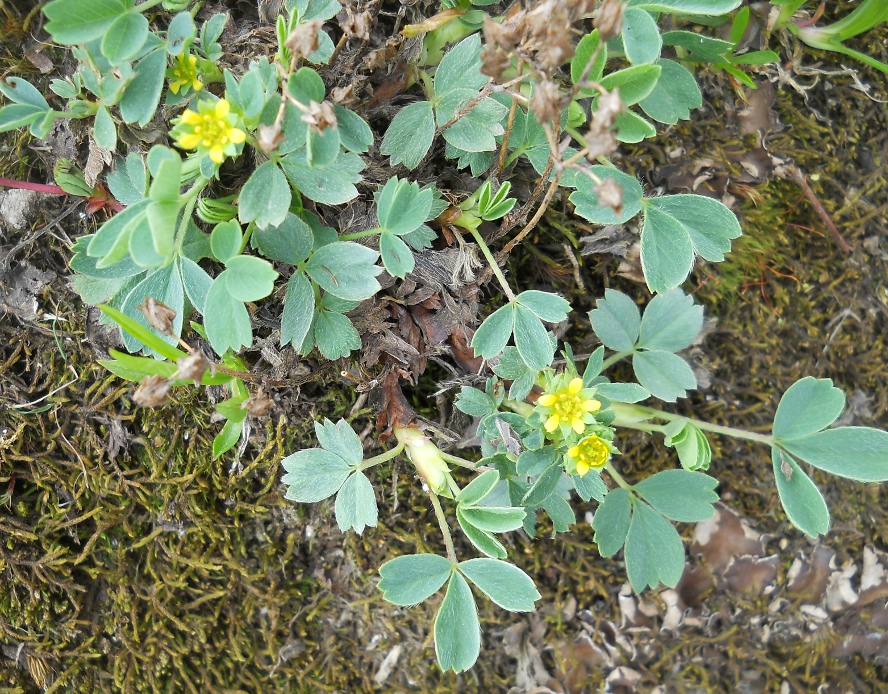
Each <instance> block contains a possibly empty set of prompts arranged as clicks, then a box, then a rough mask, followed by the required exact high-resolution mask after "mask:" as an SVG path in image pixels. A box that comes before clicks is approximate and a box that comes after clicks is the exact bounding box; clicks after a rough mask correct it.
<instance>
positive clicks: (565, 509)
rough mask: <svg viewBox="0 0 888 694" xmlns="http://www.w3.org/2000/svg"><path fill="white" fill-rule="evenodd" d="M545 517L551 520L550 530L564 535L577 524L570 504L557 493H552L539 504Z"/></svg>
mask: <svg viewBox="0 0 888 694" xmlns="http://www.w3.org/2000/svg"><path fill="white" fill-rule="evenodd" d="M540 506H541V507H542V509H543V510H544V511H545V512H546V515H548V516H549V518H550V519H551V520H552V529H553V531H554V532H556V533H566V532H568V531H569V530H570V526H572V525H574V524H575V523H576V522H577V517H576V516H575V515H574V512H573V509H572V508H571V507H570V504H569V503H567V501H565V500H564V498H563V497H562V496H561V495H560V494H559V493H558V492H552V493H551V494H549V496H547V497H546V498H545V499H543V502H542V504H540Z"/></svg>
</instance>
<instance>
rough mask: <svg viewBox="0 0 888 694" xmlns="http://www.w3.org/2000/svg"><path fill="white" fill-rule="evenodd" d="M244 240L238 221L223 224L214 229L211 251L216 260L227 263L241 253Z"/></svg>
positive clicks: (211, 236) (211, 238)
mask: <svg viewBox="0 0 888 694" xmlns="http://www.w3.org/2000/svg"><path fill="white" fill-rule="evenodd" d="M243 238H244V237H243V234H242V233H241V227H240V224H238V223H237V221H236V220H234V219H231V220H229V221H227V222H221V223H219V224H217V225H216V226H215V227H213V233H212V234H210V250H211V251H212V252H213V256H214V257H215V258H216V260H218V261H219V262H220V263H227V262H228V261H229V260H231V259H232V258H234V257H235V256H237V255H238V254H239V253H240V251H241V243H242V242H243Z"/></svg>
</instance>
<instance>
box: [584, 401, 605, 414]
mask: <svg viewBox="0 0 888 694" xmlns="http://www.w3.org/2000/svg"><path fill="white" fill-rule="evenodd" d="M581 407H582V408H583V410H584V411H585V412H598V410H600V409H601V403H600V402H598V400H586V402H584V403H583V404H582V405H581Z"/></svg>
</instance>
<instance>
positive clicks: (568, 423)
mask: <svg viewBox="0 0 888 694" xmlns="http://www.w3.org/2000/svg"><path fill="white" fill-rule="evenodd" d="M564 380H566V379H565V378H564V377H560V378H559V377H556V378H555V379H553V381H552V383H551V385H553V386H558V385H561V384H563V382H564ZM537 405H538V406H539V408H540V412H541V413H542V415H543V416H544V417H545V424H544V426H545V429H546V431H547V432H549V433H550V434H551V433H552V432H554V431H555V430H556V429H558V428H560V427H570V428H571V429H573V430H574V431H575V432H576V433H578V434H582V433H583V432H584V431H585V430H586V425H587V424H591V423H592V422H593V421H595V418H594V417H593V416H592V414H593V413H594V412H598V410H600V409H601V403H600V402H598V400H596V399H595V398H593V397H592V391H591V390H589V389H588V388H583V379H582V378H573V379H571V380H570V382H569V383H568V384H567V385H566V386H562V387H557V388H555V389H554V390H552V391H550V392H547V393H544V394H543V395H541V396H540V397H539V399H538V400H537ZM563 433H567V432H566V431H565V432H563Z"/></svg>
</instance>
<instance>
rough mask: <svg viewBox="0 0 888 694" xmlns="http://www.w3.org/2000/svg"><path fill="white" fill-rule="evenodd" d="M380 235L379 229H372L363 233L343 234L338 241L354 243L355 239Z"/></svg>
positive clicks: (380, 229) (380, 230)
mask: <svg viewBox="0 0 888 694" xmlns="http://www.w3.org/2000/svg"><path fill="white" fill-rule="evenodd" d="M379 233H382V228H381V227H373V228H372V229H364V231H356V232H354V233H353V234H343V235H342V236H340V237H339V240H340V241H354V240H355V239H365V238H367V237H368V236H373V235H375V234H379Z"/></svg>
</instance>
